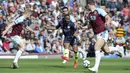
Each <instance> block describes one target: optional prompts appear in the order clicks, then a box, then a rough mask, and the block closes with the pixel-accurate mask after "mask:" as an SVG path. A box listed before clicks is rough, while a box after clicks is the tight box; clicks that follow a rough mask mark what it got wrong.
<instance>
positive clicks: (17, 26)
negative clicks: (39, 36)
mask: <svg viewBox="0 0 130 73" xmlns="http://www.w3.org/2000/svg"><path fill="white" fill-rule="evenodd" d="M31 13H32V12H31V11H29V10H28V9H27V10H25V11H24V12H23V15H22V16H20V17H18V18H17V19H15V20H14V21H13V22H12V23H10V24H9V25H8V26H7V28H6V29H5V30H4V31H3V32H2V36H5V35H6V33H7V32H8V30H9V29H10V28H12V32H11V33H10V34H9V37H10V39H11V41H12V42H13V43H14V44H15V45H18V48H19V50H18V51H17V53H16V55H15V58H14V61H13V65H12V66H11V67H12V68H14V69H15V68H19V66H18V60H19V58H20V56H21V54H22V52H23V51H24V49H25V39H23V38H22V37H21V36H20V34H21V32H22V30H23V29H24V28H26V29H28V30H30V31H32V32H33V33H35V31H33V30H32V29H31V28H30V27H29V25H25V23H24V21H25V19H27V18H28V17H30V15H31Z"/></svg>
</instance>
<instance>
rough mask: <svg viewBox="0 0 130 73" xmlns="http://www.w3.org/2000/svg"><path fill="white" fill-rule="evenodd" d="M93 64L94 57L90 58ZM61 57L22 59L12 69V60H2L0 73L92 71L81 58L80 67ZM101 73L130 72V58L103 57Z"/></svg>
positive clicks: (86, 72) (77, 72) (71, 72)
mask: <svg viewBox="0 0 130 73" xmlns="http://www.w3.org/2000/svg"><path fill="white" fill-rule="evenodd" d="M88 60H89V61H90V62H91V66H93V65H94V59H88ZM61 61H62V60H61V59H21V60H20V61H19V66H20V68H19V69H11V68H10V66H11V64H12V60H9V59H7V60H6V59H4V60H3V59H1V60H0V73H92V72H90V71H88V69H87V68H84V67H83V65H82V62H83V61H82V60H79V66H78V68H76V69H74V68H73V61H74V60H73V59H71V60H70V62H69V63H67V64H62V63H61ZM99 73H130V59H123V58H122V59H102V61H101V64H100V68H99Z"/></svg>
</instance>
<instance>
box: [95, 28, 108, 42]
mask: <svg viewBox="0 0 130 73" xmlns="http://www.w3.org/2000/svg"><path fill="white" fill-rule="evenodd" d="M108 37H109V33H108V31H107V30H106V31H104V32H101V33H99V34H97V35H96V38H97V39H98V38H101V39H103V40H104V41H105V42H107V40H108Z"/></svg>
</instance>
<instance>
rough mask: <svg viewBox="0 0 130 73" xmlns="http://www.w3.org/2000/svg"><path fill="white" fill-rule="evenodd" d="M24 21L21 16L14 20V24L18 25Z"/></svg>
mask: <svg viewBox="0 0 130 73" xmlns="http://www.w3.org/2000/svg"><path fill="white" fill-rule="evenodd" d="M24 20H25V18H24V16H21V17H19V18H17V19H16V20H14V23H15V24H19V23H22V22H24Z"/></svg>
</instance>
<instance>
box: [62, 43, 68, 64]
mask: <svg viewBox="0 0 130 73" xmlns="http://www.w3.org/2000/svg"><path fill="white" fill-rule="evenodd" d="M63 45H64V51H63V56H61V57H62V59H63V62H62V63H66V62H67V61H69V46H70V43H68V42H64V44H63Z"/></svg>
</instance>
